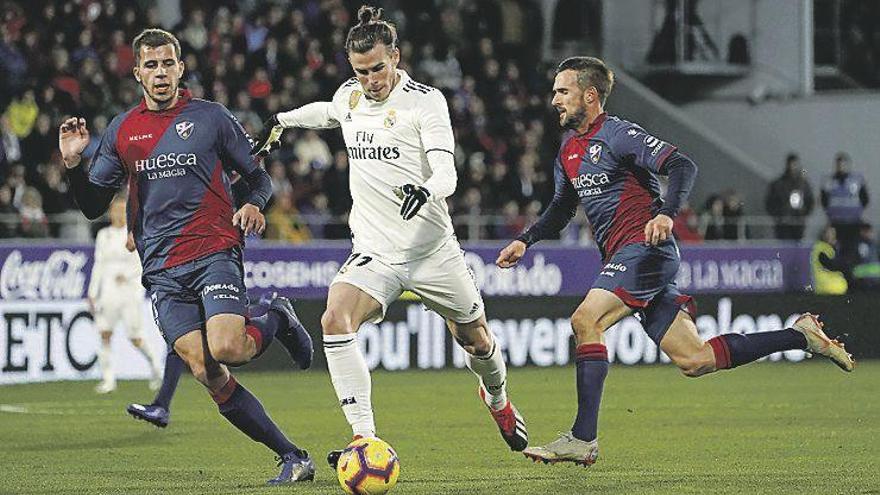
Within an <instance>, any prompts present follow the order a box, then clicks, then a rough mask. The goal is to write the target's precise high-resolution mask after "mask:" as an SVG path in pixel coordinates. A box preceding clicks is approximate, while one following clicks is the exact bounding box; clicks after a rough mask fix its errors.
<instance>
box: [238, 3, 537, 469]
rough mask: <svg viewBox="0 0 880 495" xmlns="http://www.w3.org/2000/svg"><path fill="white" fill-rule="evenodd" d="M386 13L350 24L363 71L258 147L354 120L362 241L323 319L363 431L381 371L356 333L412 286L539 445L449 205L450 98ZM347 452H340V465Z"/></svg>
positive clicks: (518, 435)
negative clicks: (412, 56)
mask: <svg viewBox="0 0 880 495" xmlns="http://www.w3.org/2000/svg"><path fill="white" fill-rule="evenodd" d="M381 13H382V11H381V9H375V8H373V7H367V6H363V7H361V8H360V10H359V11H358V19H359V23H358V24H357V25H356V26H354V27H353V28H351V30H349V32H348V38H347V40H346V44H345V47H346V52H347V53H348V58H349V61H350V63H351V66H352V68H353V69H354V72H355V77H353V78H351V79H349V80H348V81H346V82H345V83H343V84H342V86H340V88H339V89H338V90H337V91H336V93H335V94H334V96H333V100H332V101H331V102H316V103H310V104H308V105H304V106H302V107H300V108H297V109H295V110H292V111H289V112H282V113H279V114H276V115H274V116H273V117H272V118H270V119H269V121H267V122H266V125H265V126H264V129H263V132H262V133H261V135H260V136H259V137H258V139H257V141H256V144H255V145H254V149H253V150H252V153H256V154H260V155H266V154H268V153H269V152H271V151H272V150H274V149H276V148H277V147H279V146H280V141H279V140H280V137H281V133H282V132H283V130H284V129H285V128H290V127H299V128H307V129H326V128H335V127H341V128H342V134H343V137H344V139H345V145H346V148H347V151H348V158H349V162H350V167H351V172H350V181H351V196H352V200H353V204H352V208H351V213H350V215H349V225H350V226H351V231H352V244H353V246H352V253H351V256H349V258H348V260H347V261H346V262H345V264H343V266H342V268H341V269H340V270H339V273H338V274H337V275H336V277H335V278H334V280H333V282H332V283H331V285H330V291H329V294H328V298H327V309H326V311H325V312H324V314H323V316H322V317H321V326H322V329H323V334H324V335H323V337H324V353H325V355H326V357H327V366H328V368H329V371H330V377H331V378H332V381H333V387H334V389H335V390H336V395H337V397H338V398H339V403H340V405H341V406H342V410H343V412H344V413H345V417H346V419H347V420H348V423H349V424H350V425H351V427H352V432H353V434H354V436H355V438H357V437H371V436H375V434H376V426H375V422H374V419H373V408H372V405H371V402H370V394H371V391H370V389H371V382H370V373H369V369H368V368H367V364H366V362H365V361H364V357H363V355H362V354H361V352H360V350H359V349H358V343H357V338H356V332H357V330H358V328H359V327H360V325H361V323H363V322H366V321H372V322H376V323H378V322H380V321H382V319H383V318H384V315H385V311H386V309H387V308H388V305H389V304H391V303H392V302H393V301H395V300H396V299H397V298H398V297H399V296H400V294H401V293H402V292H403V291H404V290H409V291H412V292H414V293H415V294H417V295H419V296H420V297H421V298H422V301H423V302H424V304H425V306H427V307H428V308H430V309H432V310H434V311H436V312H437V313H439V314H440V315H441V316H443V317H444V318H445V319H446V322H447V325H448V327H449V330H450V331H451V332H452V335H453V336H454V337H455V340H456V341H457V342H458V343H459V344H460V345H461V346H462V347H463V348H464V350H465V356H466V363H467V366H468V367H469V368H470V369H471V370H472V371H473V372H474V373H475V374H476V375H477V376H478V377H479V378H480V387H479V393H480V396H481V397H482V398H483V401H484V402H485V404H486V406H488V408H489V410H490V412H491V413H492V417H493V419H495V422H496V423H497V424H498V426H499V429H500V430H501V434H502V436H503V438H504V440H505V441H506V442H507V444H508V446H509V447H510V448H511V449H512V450H515V451H521V450H523V449H524V448H525V447H526V446H527V445H528V434H527V432H526V427H525V423H524V421H523V419H522V417H521V416H520V414H519V412H518V411H517V410H516V408H515V407H514V406H513V405H512V404H511V402H510V400H508V398H507V393H506V388H505V382H506V375H507V370H506V366H505V363H504V358H503V357H502V355H501V350H500V349H499V348H498V346H497V345H496V342H495V339H494V338H493V336H492V332H491V331H490V330H489V327H488V324H487V322H486V316H485V314H484V311H483V299H482V297H481V296H480V292H479V289H478V288H477V287H476V284H475V282H474V279H473V275H472V274H471V273H470V270H469V269H468V267H467V265H466V264H465V261H464V256H463V254H462V250H461V247H460V246H459V244H458V241H457V240H456V238H455V235H454V232H453V228H452V220H451V218H450V217H449V211H448V209H447V206H446V197H447V196H449V195H451V194H452V193H453V192H454V191H455V186H456V182H457V177H456V170H455V163H454V160H453V150H454V149H455V142H454V138H453V134H452V125H451V123H450V120H449V110H448V107H447V105H446V98H445V97H444V96H443V93H441V92H440V91H439V90H437V89H435V88H432V87H430V86H426V85H424V84H421V83H418V82H416V81H414V80H413V79H412V78H410V77H409V75H408V74H407V73H406V72H404V71H403V70H400V69H397V65H398V63H399V61H400V50H399V49H398V46H397V32H396V30H395V28H394V26H393V25H391V24H390V23H388V22H387V21H384V20H381V19H380V18H381ZM335 452H337V451H334V452H331V454H330V456H328V461H330V464H331V465H334V464H335V460H336V458H337V456H335Z"/></svg>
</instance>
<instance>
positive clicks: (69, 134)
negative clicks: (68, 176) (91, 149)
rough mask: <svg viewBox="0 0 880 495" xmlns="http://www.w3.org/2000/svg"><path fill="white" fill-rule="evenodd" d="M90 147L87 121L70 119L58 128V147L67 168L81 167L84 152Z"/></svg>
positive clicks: (77, 118) (79, 118)
mask: <svg viewBox="0 0 880 495" xmlns="http://www.w3.org/2000/svg"><path fill="white" fill-rule="evenodd" d="M88 145H89V130H88V129H86V119H84V118H82V117H70V118H69V119H67V120H65V121H64V122H62V123H61V127H59V128H58V147H59V149H60V150H61V158H62V159H63V160H64V166H65V167H67V168H75V167H76V166H77V165H79V162H80V160H82V152H83V150H85V149H86V146H88Z"/></svg>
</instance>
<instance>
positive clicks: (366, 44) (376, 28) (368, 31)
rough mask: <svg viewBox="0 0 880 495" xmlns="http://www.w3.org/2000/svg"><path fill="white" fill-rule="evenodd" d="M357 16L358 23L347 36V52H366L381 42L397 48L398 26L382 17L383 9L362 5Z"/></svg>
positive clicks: (389, 47) (391, 47) (390, 47)
mask: <svg viewBox="0 0 880 495" xmlns="http://www.w3.org/2000/svg"><path fill="white" fill-rule="evenodd" d="M357 16H358V23H357V24H356V25H354V26H353V27H352V28H351V29H349V30H348V36H347V37H346V38H345V53H351V52H355V53H366V52H368V51H370V50H372V49H373V47H374V46H376V45H377V44H379V43H382V44H383V45H385V46H387V47H388V49H389V50H391V49H394V48H397V28H395V27H394V24H391V23H390V22H388V21H386V20H383V19H382V9H380V8H376V7H372V6H370V5H362V6H361V8H360V9H358V14H357Z"/></svg>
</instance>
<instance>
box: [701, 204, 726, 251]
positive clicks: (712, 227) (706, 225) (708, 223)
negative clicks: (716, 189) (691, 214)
mask: <svg viewBox="0 0 880 495" xmlns="http://www.w3.org/2000/svg"><path fill="white" fill-rule="evenodd" d="M700 224H701V225H702V229H703V239H705V240H707V241H717V240H721V239H724V225H725V219H724V198H722V197H721V195H719V194H713V195H712V196H709V198H708V199H707V200H706V208H705V210H704V211H703V214H702V216H701V218H700Z"/></svg>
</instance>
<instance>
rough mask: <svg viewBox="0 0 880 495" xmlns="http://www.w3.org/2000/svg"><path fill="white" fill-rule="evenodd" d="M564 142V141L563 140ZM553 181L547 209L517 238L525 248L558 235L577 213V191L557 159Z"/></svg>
mask: <svg viewBox="0 0 880 495" xmlns="http://www.w3.org/2000/svg"><path fill="white" fill-rule="evenodd" d="M564 142H565V139H563V143H564ZM553 179H554V183H555V191H554V193H553V199H552V200H551V201H550V204H549V205H547V209H546V210H544V213H542V214H541V216H540V217H539V218H538V221H537V222H535V224H534V225H532V226H531V227H529V228H528V230H526V231H525V232H523V233H522V234H520V235H519V237H517V240H519V241H522V242H524V243H525V244H526V245H527V246H531V245H532V244H534V243H536V242H538V241H540V240H541V239H546V238H548V237H551V236H555V235H557V234H559V232H560V231H562V229H563V228H565V226H566V225H568V222H570V221H571V219H572V218H573V217H574V215H575V213H577V206H578V195H577V191H575V189H574V186H572V184H571V181H569V179H568V177H567V176H566V175H565V169H564V168H563V166H562V162H561V161H560V160H559V158H558V157H557V158H556V163H555V164H554V165H553Z"/></svg>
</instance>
